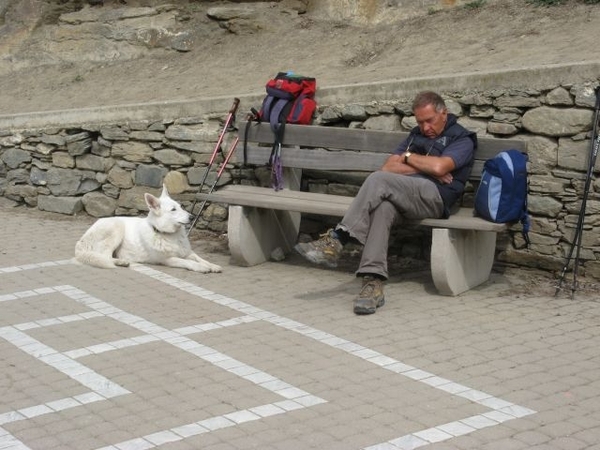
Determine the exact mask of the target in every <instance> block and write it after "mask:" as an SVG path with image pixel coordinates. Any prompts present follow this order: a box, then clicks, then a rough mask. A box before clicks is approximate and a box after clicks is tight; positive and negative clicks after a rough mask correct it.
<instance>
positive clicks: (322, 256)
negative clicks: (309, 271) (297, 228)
mask: <svg viewBox="0 0 600 450" xmlns="http://www.w3.org/2000/svg"><path fill="white" fill-rule="evenodd" d="M343 248H344V246H343V245H342V243H341V242H340V240H339V239H338V238H337V237H336V236H335V233H334V231H333V230H328V231H327V232H326V233H324V234H322V235H321V236H320V237H319V239H317V240H316V241H312V242H305V243H301V244H296V245H295V246H294V250H296V251H297V252H298V253H300V254H301V255H302V256H303V257H304V258H305V259H307V260H308V261H310V262H311V263H314V264H319V265H322V266H327V267H331V268H334V267H337V263H338V259H340V255H341V254H342V249H343Z"/></svg>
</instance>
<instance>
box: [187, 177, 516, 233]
mask: <svg viewBox="0 0 600 450" xmlns="http://www.w3.org/2000/svg"><path fill="white" fill-rule="evenodd" d="M198 198H199V199H200V200H209V201H211V202H217V203H225V204H232V205H240V206H253V207H257V208H266V209H277V210H283V211H296V212H301V213H310V214H320V215H327V216H335V217H342V216H343V215H344V214H345V213H346V210H347V209H348V206H349V205H350V202H351V201H352V199H353V197H345V196H341V195H329V194H319V193H314V192H302V191H290V190H287V189H283V190H281V191H275V190H273V189H271V188H264V187H257V186H245V185H229V186H225V187H223V188H221V189H220V190H219V191H216V192H213V193H211V194H208V193H205V192H203V193H199V194H198ZM411 224H415V225H426V226H430V227H434V228H453V229H462V230H478V231H496V232H498V231H504V230H506V229H507V225H506V224H498V223H493V222H488V221H487V220H484V219H481V218H480V217H473V212H472V210H471V209H470V208H461V209H460V211H459V212H458V213H456V214H454V215H452V216H450V218H449V219H423V220H418V221H411Z"/></svg>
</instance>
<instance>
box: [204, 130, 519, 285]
mask: <svg viewBox="0 0 600 450" xmlns="http://www.w3.org/2000/svg"><path fill="white" fill-rule="evenodd" d="M245 127H246V124H245V122H243V123H241V124H239V131H238V133H239V137H240V145H239V148H238V150H237V153H236V159H237V160H238V161H241V160H242V158H243V151H242V143H243V140H244V130H245ZM407 135H408V133H403V132H387V131H375V130H363V129H349V128H337V127H325V126H298V125H296V126H294V125H287V126H286V129H285V139H284V142H285V147H284V148H283V149H282V153H281V154H282V161H283V166H284V168H285V169H284V183H285V188H284V189H283V190H280V191H275V190H274V189H272V188H271V187H257V186H248V185H227V186H224V187H222V188H220V189H219V190H217V191H215V192H212V193H211V194H207V193H200V194H198V198H199V199H201V200H205V199H206V200H209V201H210V202H216V203H225V204H228V205H229V219H228V239H229V248H230V251H231V256H232V259H233V262H234V263H237V264H240V265H245V266H252V265H256V264H260V263H262V262H265V261H267V260H269V259H270V258H271V254H272V252H273V251H274V250H276V249H277V248H281V249H282V250H283V251H284V252H285V253H288V252H290V251H291V250H292V248H293V246H294V245H295V244H296V240H297V238H298V232H299V227H300V214H301V213H311V214H319V215H328V216H336V217H342V216H343V215H344V213H345V212H346V210H347V208H348V205H349V204H350V202H351V201H352V197H346V196H339V195H328V194H321V193H312V192H302V191H300V190H299V189H300V181H301V180H300V178H301V175H302V169H318V170H333V171H348V170H350V171H374V170H377V169H379V168H380V167H381V166H382V164H383V162H384V161H385V160H386V158H387V157H388V156H389V154H390V153H391V152H392V151H393V150H394V149H395V148H396V147H397V146H398V144H399V143H400V142H401V141H402V140H403V139H404V138H405V137H406V136H407ZM272 141H273V134H272V132H271V129H270V128H269V124H268V123H266V124H265V123H262V124H256V123H253V124H252V125H251V127H250V130H249V133H248V149H247V162H248V163H249V164H254V165H264V164H266V163H267V162H268V160H269V155H270V152H271V145H270V143H272ZM298 147H302V148H298ZM525 147H526V146H525V142H523V141H520V140H512V139H511V140H509V139H493V138H479V146H478V150H477V152H476V161H475V164H474V167H473V170H472V174H471V179H472V180H473V181H477V180H479V179H480V176H481V171H482V168H483V163H484V162H485V160H486V159H488V158H490V157H492V156H494V155H495V154H497V153H499V152H500V151H502V150H506V149H509V148H515V149H518V150H521V151H525ZM412 223H414V224H417V225H422V226H427V227H431V228H432V245H431V273H432V277H433V282H434V284H435V286H436V288H437V290H438V291H439V293H441V294H443V295H458V294H460V293H461V292H464V291H467V290H469V289H471V288H473V287H475V286H478V285H479V284H481V283H483V282H485V281H487V280H488V278H489V276H490V273H491V270H492V265H493V262H494V254H495V247H496V234H497V233H498V232H502V231H505V230H506V229H507V228H508V225H507V224H496V223H492V222H488V221H486V220H483V219H481V218H479V217H474V216H473V209H472V208H460V210H459V211H458V212H456V213H455V214H453V215H452V216H450V218H449V219H424V220H420V221H414V222H412Z"/></svg>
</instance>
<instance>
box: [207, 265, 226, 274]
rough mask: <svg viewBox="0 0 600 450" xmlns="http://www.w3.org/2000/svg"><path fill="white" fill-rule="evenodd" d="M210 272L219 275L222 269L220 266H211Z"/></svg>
mask: <svg viewBox="0 0 600 450" xmlns="http://www.w3.org/2000/svg"><path fill="white" fill-rule="evenodd" d="M210 271H211V272H214V273H221V272H223V268H222V267H221V266H217V265H216V264H211V265H210Z"/></svg>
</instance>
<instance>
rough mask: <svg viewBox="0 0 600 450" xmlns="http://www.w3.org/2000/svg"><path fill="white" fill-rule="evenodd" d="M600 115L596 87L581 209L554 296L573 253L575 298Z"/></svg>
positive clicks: (599, 92) (599, 95)
mask: <svg viewBox="0 0 600 450" xmlns="http://www.w3.org/2000/svg"><path fill="white" fill-rule="evenodd" d="M599 114H600V86H597V87H596V105H595V111H594V119H593V120H594V122H593V125H592V140H591V143H590V144H591V146H590V155H589V159H588V167H587V173H586V178H585V185H584V188H583V196H582V199H581V207H580V209H579V215H578V217H577V225H576V227H575V235H574V237H573V241H572V242H571V248H570V249H569V253H568V255H567V260H566V262H565V265H564V266H563V268H562V271H561V274H560V277H559V282H558V286H557V287H556V291H555V293H554V296H557V295H558V293H559V291H560V290H561V289H562V284H563V281H564V278H565V274H566V273H567V270H568V268H569V264H570V262H571V259H572V258H573V251H574V250H575V249H576V251H575V259H574V260H573V284H572V285H571V298H573V297H574V296H575V290H576V289H577V276H578V273H579V255H580V252H581V244H582V235H583V225H584V221H585V210H586V206H587V199H588V196H589V193H590V186H591V183H592V176H593V173H594V167H595V165H596V159H597V157H598V148H599V147H600V134H598V119H599Z"/></svg>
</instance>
